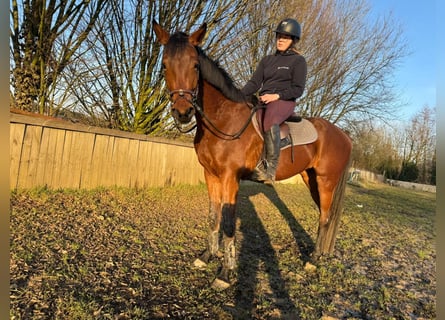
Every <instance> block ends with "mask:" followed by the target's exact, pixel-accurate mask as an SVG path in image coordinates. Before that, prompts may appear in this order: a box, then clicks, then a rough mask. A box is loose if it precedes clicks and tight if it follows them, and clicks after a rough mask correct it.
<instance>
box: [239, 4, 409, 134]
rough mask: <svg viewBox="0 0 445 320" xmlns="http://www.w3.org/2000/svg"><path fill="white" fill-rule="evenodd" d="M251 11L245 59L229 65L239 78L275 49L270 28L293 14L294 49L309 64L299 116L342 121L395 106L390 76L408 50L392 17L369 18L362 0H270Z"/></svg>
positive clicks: (386, 113)
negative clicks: (296, 28) (298, 29)
mask: <svg viewBox="0 0 445 320" xmlns="http://www.w3.org/2000/svg"><path fill="white" fill-rule="evenodd" d="M249 10H251V13H250V14H249V16H248V17H246V18H245V19H246V20H247V21H248V22H247V23H246V24H245V25H244V27H245V29H247V30H245V31H246V32H247V33H248V34H247V35H245V36H246V37H247V42H246V45H245V46H244V50H243V51H242V53H240V58H243V57H244V61H243V62H241V61H239V62H238V64H237V65H235V66H234V67H233V68H234V69H235V70H237V75H238V76H239V77H240V79H239V80H238V81H239V82H240V83H245V82H246V81H247V80H248V78H249V77H250V76H251V74H252V70H254V69H255V67H256V65H257V64H258V62H259V59H260V58H261V56H263V55H264V54H265V53H267V52H269V53H271V51H273V39H274V34H273V28H275V27H276V25H277V24H278V22H279V21H280V20H281V19H284V18H287V17H293V18H296V19H297V20H298V21H299V22H300V23H301V25H302V30H303V31H302V39H301V41H300V43H299V45H298V48H299V49H300V50H301V52H302V54H303V55H304V56H305V58H306V60H307V63H308V79H307V86H306V90H305V94H304V96H303V97H302V98H301V99H300V100H299V103H298V109H299V110H300V111H301V113H302V114H303V115H307V116H320V117H323V118H326V119H328V120H330V121H332V122H334V123H339V122H343V124H344V125H345V126H346V125H351V123H349V121H351V120H354V121H356V120H357V119H366V120H369V119H372V118H375V117H377V118H382V119H388V118H390V117H391V116H392V115H393V113H394V111H396V110H397V105H396V104H395V103H394V102H395V95H394V92H393V90H392V85H391V75H392V72H393V70H394V69H395V68H396V67H397V64H398V62H399V61H400V60H401V59H402V58H403V57H404V55H405V54H406V49H405V44H404V41H403V39H402V37H401V36H402V30H401V29H400V28H399V27H398V26H397V25H396V24H395V22H394V21H393V20H392V19H391V17H390V16H388V17H383V18H382V19H381V20H377V21H376V22H375V23H370V22H369V21H370V20H367V18H368V16H369V7H368V6H367V5H366V2H365V1H351V0H341V1H334V0H320V1H304V0H287V1H280V2H279V5H278V7H277V5H276V2H274V1H271V2H266V3H265V4H262V5H261V8H259V7H258V6H255V5H251V6H250V7H249ZM261 28H263V29H261ZM249 37H250V38H249ZM265 45H266V46H268V48H265V47H264V46H265ZM241 55H242V56H241ZM245 65H248V66H249V68H246V67H242V66H245ZM240 66H241V67H240Z"/></svg>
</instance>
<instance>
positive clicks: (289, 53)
mask: <svg viewBox="0 0 445 320" xmlns="http://www.w3.org/2000/svg"><path fill="white" fill-rule="evenodd" d="M275 34H276V51H275V53H274V54H272V55H267V56H265V57H264V58H263V59H262V60H261V61H260V63H259V65H258V67H257V69H256V70H255V72H254V73H253V75H252V78H251V79H250V80H249V81H248V82H247V83H246V84H245V86H244V87H243V88H242V89H241V91H242V92H243V94H244V95H246V96H251V95H253V94H255V93H256V92H257V91H259V99H260V101H261V103H263V104H266V105H267V106H266V109H265V111H264V112H265V114H264V117H263V119H264V120H263V130H264V132H265V134H264V144H265V147H266V167H267V168H266V169H264V168H262V169H261V168H259V169H260V171H258V172H256V177H255V179H256V180H257V181H262V182H264V183H266V184H272V183H273V182H274V181H275V172H276V170H277V166H278V158H279V155H280V127H279V125H280V124H281V123H282V122H283V121H285V120H286V119H287V118H288V117H289V116H291V115H292V113H293V112H294V108H295V100H296V99H297V98H299V97H300V96H301V95H302V94H303V91H304V87H305V84H306V73H307V65H306V60H305V58H304V57H303V56H302V55H301V54H300V53H299V52H298V51H297V50H296V48H295V46H296V44H297V42H298V41H299V40H300V36H301V27H300V24H299V23H298V22H297V21H296V20H295V19H284V20H283V21H281V22H280V23H279V24H278V26H277V28H276V30H275Z"/></svg>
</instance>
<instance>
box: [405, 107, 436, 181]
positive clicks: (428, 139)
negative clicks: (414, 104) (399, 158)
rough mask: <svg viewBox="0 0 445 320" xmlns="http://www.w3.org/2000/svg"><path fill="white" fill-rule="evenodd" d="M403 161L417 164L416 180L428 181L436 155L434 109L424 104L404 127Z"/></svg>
mask: <svg viewBox="0 0 445 320" xmlns="http://www.w3.org/2000/svg"><path fill="white" fill-rule="evenodd" d="M404 138H405V141H404V143H403V151H402V152H403V161H404V162H405V163H413V164H414V165H416V166H417V169H418V172H419V175H418V178H417V179H418V182H420V183H429V182H430V180H431V176H432V168H433V166H435V157H436V121H435V110H434V109H432V108H429V107H428V106H424V107H423V108H422V109H421V110H420V111H419V112H417V113H416V114H415V115H414V116H413V117H412V118H411V120H410V122H409V124H408V126H407V127H406V129H405V135H404Z"/></svg>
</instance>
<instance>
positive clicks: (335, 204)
mask: <svg viewBox="0 0 445 320" xmlns="http://www.w3.org/2000/svg"><path fill="white" fill-rule="evenodd" d="M351 158H352V157H351V156H350V157H349V160H348V163H347V165H346V167H345V168H344V169H343V173H342V175H341V176H340V179H339V181H338V183H337V186H336V187H335V190H334V195H333V199H332V203H331V208H330V210H329V211H330V214H329V220H330V222H329V224H328V229H327V232H326V238H325V239H326V242H325V243H324V244H323V246H324V248H323V249H322V251H323V252H329V253H332V252H333V251H334V246H335V239H336V237H337V232H338V227H339V226H340V217H341V214H342V213H343V200H344V196H345V190H346V182H347V181H348V177H349V168H350V166H351Z"/></svg>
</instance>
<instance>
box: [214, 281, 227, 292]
mask: <svg viewBox="0 0 445 320" xmlns="http://www.w3.org/2000/svg"><path fill="white" fill-rule="evenodd" d="M228 287H230V283H229V282H227V281H225V280H221V279H218V278H216V279H215V280H213V283H212V288H213V289H215V290H218V291H222V290H226V289H227V288H228Z"/></svg>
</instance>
